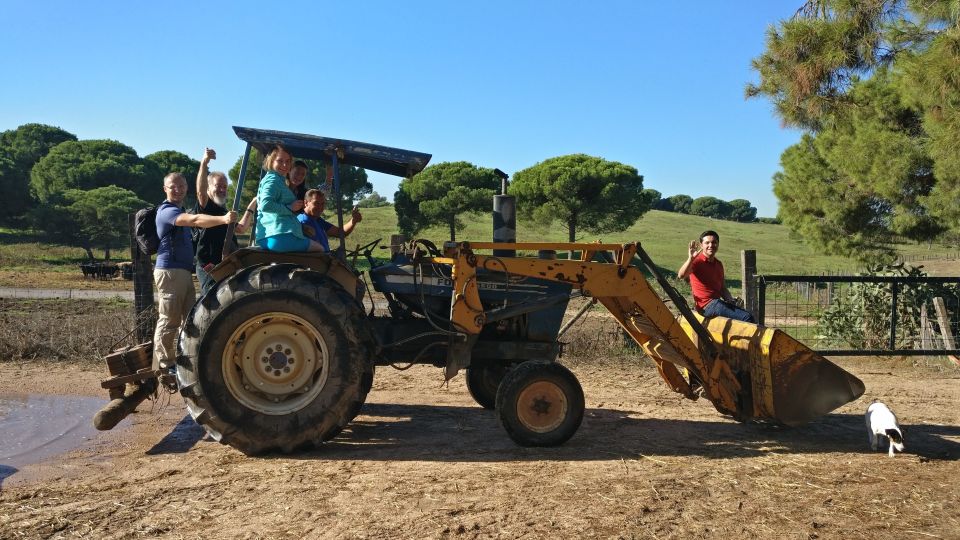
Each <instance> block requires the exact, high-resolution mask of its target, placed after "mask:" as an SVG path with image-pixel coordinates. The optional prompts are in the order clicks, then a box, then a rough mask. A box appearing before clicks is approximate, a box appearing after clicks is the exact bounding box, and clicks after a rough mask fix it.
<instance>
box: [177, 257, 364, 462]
mask: <svg viewBox="0 0 960 540" xmlns="http://www.w3.org/2000/svg"><path fill="white" fill-rule="evenodd" d="M180 346H181V355H180V357H179V359H178V368H177V377H178V383H179V386H180V393H181V394H182V395H183V397H184V399H185V400H186V402H187V408H188V409H189V411H190V414H191V415H192V416H193V418H194V420H196V421H197V423H199V424H200V425H202V426H203V427H204V428H205V429H206V430H207V432H208V433H209V434H210V435H211V437H213V438H214V439H216V440H218V441H220V442H221V443H224V444H229V445H230V446H233V447H234V448H237V449H238V450H240V451H242V452H244V453H247V454H259V453H263V452H269V451H273V450H279V451H282V452H292V451H295V450H300V449H306V448H310V447H313V446H316V445H318V444H320V443H322V442H323V441H326V440H328V439H330V438H333V437H334V436H336V435H337V434H338V433H339V432H340V431H341V430H342V429H343V428H344V426H346V425H347V424H348V423H349V422H350V421H351V420H353V418H354V417H355V416H356V415H357V413H359V411H360V408H361V406H362V405H363V402H364V400H365V399H366V396H367V392H368V391H369V390H370V386H371V385H372V382H373V357H374V355H375V353H376V339H375V338H374V337H373V334H372V333H371V331H370V328H369V325H368V323H367V321H366V318H365V316H364V312H363V308H362V306H360V304H359V303H357V302H356V300H355V299H354V298H353V297H351V295H350V294H349V293H347V292H346V291H345V290H343V288H342V287H340V285H339V284H337V283H336V282H335V281H333V280H331V279H328V278H326V277H324V276H323V275H322V274H320V273H318V272H314V271H310V270H306V269H303V268H301V267H299V266H296V265H290V264H278V265H269V266H256V267H251V268H247V269H244V270H242V271H241V272H238V273H237V274H235V275H233V276H232V277H230V278H228V279H226V280H225V281H223V282H221V283H220V284H218V285H217V288H216V289H215V290H214V291H212V292H211V294H207V295H205V296H204V297H203V298H202V299H201V300H200V302H199V303H198V304H197V305H196V306H195V307H194V309H193V312H192V313H191V316H190V318H189V320H188V322H187V324H186V325H185V326H184V329H183V332H182V334H181V338H180Z"/></svg>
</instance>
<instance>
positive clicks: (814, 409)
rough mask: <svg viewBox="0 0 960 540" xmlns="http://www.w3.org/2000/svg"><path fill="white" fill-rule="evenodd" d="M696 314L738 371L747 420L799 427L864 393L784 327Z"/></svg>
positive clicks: (722, 356) (858, 383) (684, 324)
mask: <svg viewBox="0 0 960 540" xmlns="http://www.w3.org/2000/svg"><path fill="white" fill-rule="evenodd" d="M697 318H698V319H700V321H701V323H702V324H703V325H704V327H705V328H706V329H707V331H708V332H710V335H711V337H712V338H713V340H714V342H715V345H716V347H717V350H718V353H719V356H720V361H726V362H727V363H728V364H729V365H730V368H731V370H732V371H733V372H734V373H737V374H739V376H738V378H739V379H740V381H741V389H740V395H739V396H738V398H739V402H740V404H741V410H740V411H739V413H740V415H741V416H742V417H743V419H744V420H751V419H752V420H766V421H775V422H779V423H782V424H785V425H788V426H797V425H800V424H804V423H806V422H809V421H810V420H813V419H815V418H817V417H820V416H823V415H825V414H827V413H829V412H830V411H832V410H834V409H836V408H837V407H840V406H841V405H844V404H846V403H849V402H851V401H853V400H855V399H857V398H859V397H860V396H861V395H863V392H864V390H865V388H864V386H863V382H862V381H860V379H858V378H856V377H854V376H853V375H851V374H850V373H847V372H846V371H844V370H843V369H841V368H840V367H839V366H837V365H836V364H834V363H833V362H830V361H829V360H827V359H826V358H824V357H822V356H820V355H819V354H817V353H815V352H813V351H812V350H810V349H809V348H807V347H806V346H805V345H803V344H802V343H800V342H799V341H797V340H795V339H793V338H792V337H790V336H788V335H787V334H786V333H785V332H783V331H782V330H777V329H776V328H765V327H763V326H757V325H756V324H751V323H746V322H741V321H736V320H732V319H727V318H724V317H711V318H703V317H700V316H699V315H697ZM680 324H681V326H682V327H683V330H684V332H686V333H687V335H688V336H690V339H691V340H693V341H694V342H696V341H697V336H696V333H695V332H694V331H693V328H691V327H690V325H689V324H687V322H686V321H685V320H684V319H683V318H682V317H681V318H680Z"/></svg>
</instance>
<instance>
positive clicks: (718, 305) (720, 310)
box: [703, 298, 756, 323]
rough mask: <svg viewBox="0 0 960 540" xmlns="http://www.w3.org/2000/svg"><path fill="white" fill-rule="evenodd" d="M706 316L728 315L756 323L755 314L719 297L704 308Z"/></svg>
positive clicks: (730, 317) (727, 316)
mask: <svg viewBox="0 0 960 540" xmlns="http://www.w3.org/2000/svg"><path fill="white" fill-rule="evenodd" d="M703 315H704V317H726V318H728V319H735V320H738V321H744V322H749V323H755V322H756V321H755V320H754V319H753V315H751V314H750V312H749V311H747V310H745V309H741V308H738V307H737V306H735V305H733V304H729V303H727V302H724V301H723V300H721V299H719V298H714V299H713V300H711V301H710V303H708V304H707V305H706V306H704V308H703Z"/></svg>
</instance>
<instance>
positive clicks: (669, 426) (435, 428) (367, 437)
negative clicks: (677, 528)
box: [148, 403, 960, 462]
mask: <svg viewBox="0 0 960 540" xmlns="http://www.w3.org/2000/svg"><path fill="white" fill-rule="evenodd" d="M903 430H904V437H905V439H906V444H907V452H906V453H907V454H913V455H916V456H918V457H920V459H921V460H958V459H960V442H956V441H952V440H949V439H947V438H946V437H960V426H947V425H930V424H917V425H905V426H903ZM203 435H204V432H203V429H202V428H200V427H199V426H197V425H196V424H195V423H194V421H193V420H192V419H191V418H190V417H189V416H185V417H184V418H183V419H182V420H181V421H180V423H178V424H177V427H176V428H174V430H173V431H172V432H171V433H170V434H169V435H167V436H166V437H164V439H163V440H162V441H160V442H159V443H157V445H155V446H154V447H153V448H151V449H150V450H149V451H148V454H160V453H179V452H186V451H188V450H189V449H190V448H192V447H193V445H195V444H196V442H197V441H199V440H200V439H201V438H203ZM827 453H851V454H864V453H871V450H870V449H869V445H868V442H867V431H866V426H865V425H864V422H863V417H862V416H860V415H849V414H831V415H827V416H825V417H823V418H820V419H818V420H817V421H815V422H811V423H810V424H807V425H805V426H802V427H798V428H783V427H775V426H768V425H758V424H739V423H736V422H733V421H731V420H727V419H725V418H722V417H718V419H717V420H716V421H703V420H674V419H660V418H641V417H638V416H636V415H634V414H631V412H630V411H623V410H614V409H588V410H587V411H586V414H585V417H584V421H583V424H582V425H581V427H580V429H579V431H578V432H577V433H576V435H574V436H573V438H572V439H570V441H568V442H567V443H566V444H564V445H562V446H559V447H554V448H523V447H519V446H517V445H516V444H514V443H513V441H512V440H511V439H510V438H509V437H508V436H507V434H506V432H505V431H504V430H503V429H502V428H501V426H500V423H499V421H498V419H497V416H496V413H495V412H493V411H488V410H484V409H480V408H478V407H453V406H434V405H394V404H376V403H374V404H370V403H368V404H366V405H365V406H364V408H363V410H362V411H361V413H360V416H358V417H357V418H356V419H355V420H354V421H353V422H352V423H351V424H350V425H349V426H347V428H346V429H345V430H344V431H343V433H341V434H340V435H339V436H338V437H337V438H335V439H334V440H333V441H331V442H329V443H327V444H325V445H324V446H323V447H321V448H320V449H318V450H315V451H312V452H305V453H300V454H297V456H298V457H301V458H305V459H357V460H428V461H455V462H474V461H475V462H488V461H489V462H496V461H517V460H521V461H522V460H531V461H532V460H544V459H548V460H549V459H555V460H564V461H604V460H617V459H622V458H626V459H631V458H635V457H639V456H641V455H644V456H697V457H704V458H717V459H725V458H735V457H754V456H761V455H768V454H827ZM877 456H878V457H883V458H884V459H886V456H884V455H883V454H882V453H877ZM287 457H289V456H287Z"/></svg>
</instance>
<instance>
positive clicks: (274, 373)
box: [273, 369, 280, 377]
mask: <svg viewBox="0 0 960 540" xmlns="http://www.w3.org/2000/svg"><path fill="white" fill-rule="evenodd" d="M273 376H274V377H279V376H280V370H279V369H277V370H274V372H273Z"/></svg>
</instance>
